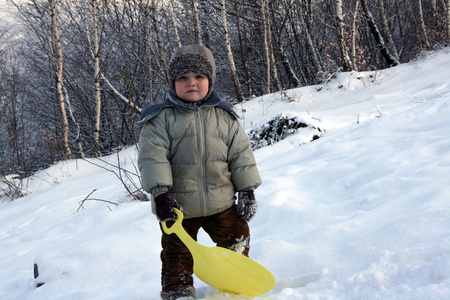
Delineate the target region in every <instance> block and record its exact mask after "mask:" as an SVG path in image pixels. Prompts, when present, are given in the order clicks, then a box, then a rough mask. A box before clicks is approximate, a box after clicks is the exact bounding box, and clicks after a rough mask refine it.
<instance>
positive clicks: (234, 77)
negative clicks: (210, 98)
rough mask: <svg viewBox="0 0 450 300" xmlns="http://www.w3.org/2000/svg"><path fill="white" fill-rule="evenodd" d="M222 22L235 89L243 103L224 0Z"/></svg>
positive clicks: (223, 1)
mask: <svg viewBox="0 0 450 300" xmlns="http://www.w3.org/2000/svg"><path fill="white" fill-rule="evenodd" d="M222 22H223V31H224V35H225V43H226V47H227V54H228V61H229V63H230V69H231V75H232V77H233V82H234V87H235V88H236V94H237V99H238V101H239V102H243V101H244V96H243V95H242V89H241V84H240V83H239V79H238V76H237V73H236V65H235V64H234V58H233V51H232V50H231V42H230V36H229V34H228V25H227V11H226V7H225V0H222Z"/></svg>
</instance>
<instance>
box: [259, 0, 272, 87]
mask: <svg viewBox="0 0 450 300" xmlns="http://www.w3.org/2000/svg"><path fill="white" fill-rule="evenodd" d="M265 2H266V1H265V0H260V7H261V16H262V19H263V24H264V26H263V27H264V52H265V54H266V72H267V74H266V76H267V81H266V84H267V93H268V94H270V86H271V80H270V79H271V75H270V52H269V38H268V22H267V16H266V4H265Z"/></svg>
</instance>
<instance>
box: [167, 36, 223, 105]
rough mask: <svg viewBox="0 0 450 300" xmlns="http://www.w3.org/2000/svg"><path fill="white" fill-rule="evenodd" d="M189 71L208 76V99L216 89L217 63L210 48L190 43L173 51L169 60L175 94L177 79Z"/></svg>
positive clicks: (171, 87)
mask: <svg viewBox="0 0 450 300" xmlns="http://www.w3.org/2000/svg"><path fill="white" fill-rule="evenodd" d="M187 73H198V74H203V75H205V76H206V77H208V79H209V89H208V94H207V95H206V97H205V98H204V100H205V99H208V97H209V96H210V95H211V93H212V91H213V90H214V82H215V80H216V63H215V61H214V57H213V55H212V53H211V51H210V50H209V49H208V48H206V47H204V46H201V45H189V46H182V47H180V48H178V49H177V50H176V51H175V52H174V53H173V55H172V58H171V59H170V62H169V85H170V91H171V92H172V93H173V94H176V92H175V79H176V78H177V77H178V76H180V75H183V74H187Z"/></svg>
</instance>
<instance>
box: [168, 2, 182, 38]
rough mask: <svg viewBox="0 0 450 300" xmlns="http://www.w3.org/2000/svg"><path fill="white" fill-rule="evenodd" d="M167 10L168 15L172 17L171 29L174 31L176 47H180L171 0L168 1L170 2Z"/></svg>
mask: <svg viewBox="0 0 450 300" xmlns="http://www.w3.org/2000/svg"><path fill="white" fill-rule="evenodd" d="M169 10H170V17H171V19H172V24H173V30H174V31H175V36H176V37H177V43H178V47H181V45H182V44H181V39H180V35H179V34H178V27H177V23H176V21H175V16H174V13H173V5H172V1H170V3H169Z"/></svg>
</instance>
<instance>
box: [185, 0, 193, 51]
mask: <svg viewBox="0 0 450 300" xmlns="http://www.w3.org/2000/svg"><path fill="white" fill-rule="evenodd" d="M187 1H188V0H184V1H183V6H184V11H185V13H186V23H187V27H188V31H189V40H190V41H191V45H192V44H194V35H193V33H192V25H191V21H190V18H189V8H188V5H187Z"/></svg>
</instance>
